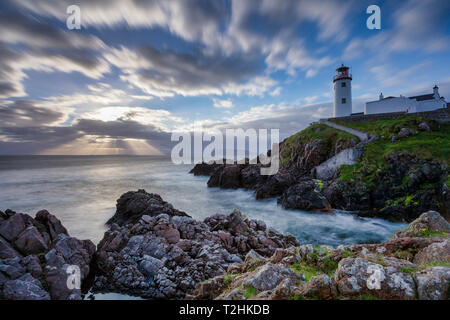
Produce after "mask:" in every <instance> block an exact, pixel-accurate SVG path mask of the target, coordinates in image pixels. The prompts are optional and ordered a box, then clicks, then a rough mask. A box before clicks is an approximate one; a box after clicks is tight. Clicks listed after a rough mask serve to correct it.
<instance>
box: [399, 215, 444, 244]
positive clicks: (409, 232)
mask: <svg viewBox="0 0 450 320" xmlns="http://www.w3.org/2000/svg"><path fill="white" fill-rule="evenodd" d="M425 231H432V232H445V233H450V224H449V223H448V222H447V221H446V220H445V219H444V218H443V217H442V216H441V215H440V214H439V213H438V212H436V211H427V212H424V213H422V214H421V215H420V216H419V218H417V219H416V220H414V221H413V222H412V223H411V224H410V225H409V226H408V227H407V228H406V229H405V230H401V231H397V232H396V233H395V235H394V236H393V239H396V238H403V237H415V236H420V235H422V234H423V232H425Z"/></svg>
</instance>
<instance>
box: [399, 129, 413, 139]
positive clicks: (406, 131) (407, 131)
mask: <svg viewBox="0 0 450 320" xmlns="http://www.w3.org/2000/svg"><path fill="white" fill-rule="evenodd" d="M416 134H417V131H415V130H412V129H408V128H401V129H400V131H399V132H398V136H399V137H400V138H406V137H409V136H413V135H416Z"/></svg>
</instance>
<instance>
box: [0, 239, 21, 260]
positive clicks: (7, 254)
mask: <svg viewBox="0 0 450 320" xmlns="http://www.w3.org/2000/svg"><path fill="white" fill-rule="evenodd" d="M19 255H20V254H19V253H18V252H17V251H16V250H14V248H13V247H12V246H11V245H10V244H9V243H8V241H6V240H5V239H3V237H1V236H0V259H9V258H14V257H17V256H19Z"/></svg>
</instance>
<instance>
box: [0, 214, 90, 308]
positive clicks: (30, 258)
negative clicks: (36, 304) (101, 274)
mask: <svg viewBox="0 0 450 320" xmlns="http://www.w3.org/2000/svg"><path fill="white" fill-rule="evenodd" d="M0 217H1V219H0V299H1V298H3V299H8V300H49V299H56V300H66V299H71V300H75V299H81V297H82V294H81V287H80V286H78V282H77V280H76V278H73V280H74V281H76V283H74V285H68V281H69V282H70V279H72V278H69V276H70V275H71V274H69V273H70V272H72V271H71V270H79V271H80V278H79V279H80V284H82V283H83V282H85V280H86V279H87V278H88V275H89V273H90V272H91V261H92V258H93V256H94V252H95V245H94V244H93V243H92V242H91V241H90V240H78V239H76V238H73V237H70V236H69V234H68V232H67V230H66V228H64V226H63V225H62V224H61V222H60V221H59V220H58V219H57V218H56V217H55V216H53V215H51V214H50V213H49V212H48V211H46V210H42V211H39V212H38V213H37V214H36V217H35V218H34V219H33V218H32V217H30V216H29V215H27V214H23V213H16V212H14V211H11V210H7V211H6V212H5V213H3V212H0Z"/></svg>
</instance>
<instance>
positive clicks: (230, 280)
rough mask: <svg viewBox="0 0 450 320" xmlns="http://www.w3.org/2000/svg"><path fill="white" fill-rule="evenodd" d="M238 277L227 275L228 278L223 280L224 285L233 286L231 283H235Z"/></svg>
mask: <svg viewBox="0 0 450 320" xmlns="http://www.w3.org/2000/svg"><path fill="white" fill-rule="evenodd" d="M235 277H236V275H234V274H227V275H226V276H225V278H224V279H223V283H224V284H225V285H226V286H229V285H230V284H231V282H233V279H234V278H235Z"/></svg>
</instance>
